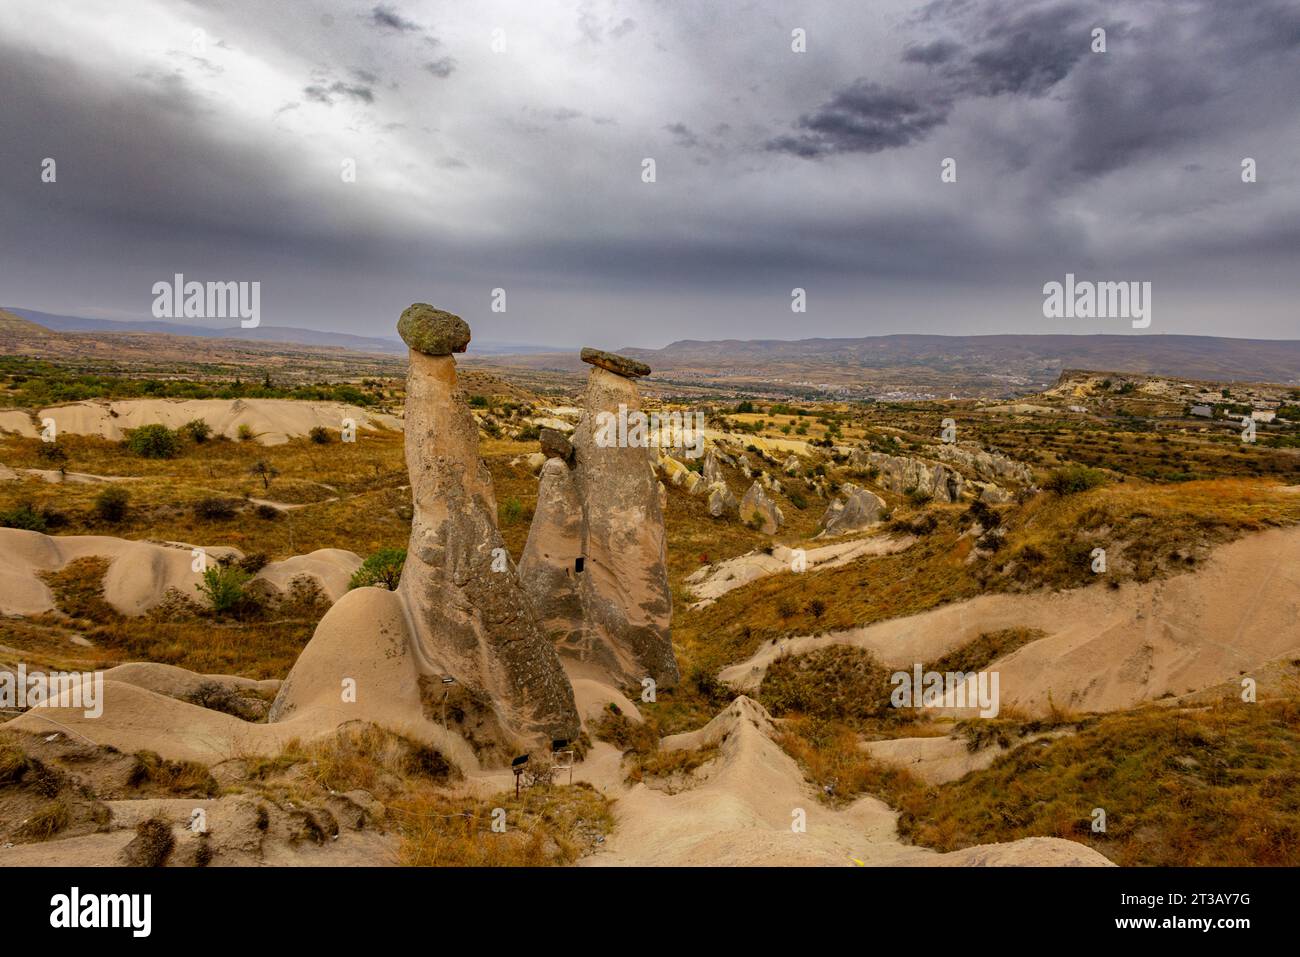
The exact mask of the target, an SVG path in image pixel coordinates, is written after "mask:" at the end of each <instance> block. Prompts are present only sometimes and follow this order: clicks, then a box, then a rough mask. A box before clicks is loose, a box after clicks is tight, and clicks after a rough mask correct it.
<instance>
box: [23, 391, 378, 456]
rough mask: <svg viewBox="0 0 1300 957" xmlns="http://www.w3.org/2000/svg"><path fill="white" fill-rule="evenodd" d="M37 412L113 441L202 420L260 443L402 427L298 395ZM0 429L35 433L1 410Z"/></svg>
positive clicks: (90, 403)
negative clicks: (348, 429) (131, 432)
mask: <svg viewBox="0 0 1300 957" xmlns="http://www.w3.org/2000/svg"><path fill="white" fill-rule="evenodd" d="M37 417H38V418H39V419H42V420H43V419H47V418H49V419H53V420H54V424H55V427H56V428H57V430H58V431H59V432H66V433H68V434H69V435H98V436H100V437H102V438H106V439H113V440H118V439H121V438H122V436H123V434H125V432H126V431H127V430H128V429H135V428H139V427H140V426H142V425H153V424H155V423H157V424H161V425H165V426H167V427H168V428H171V429H175V428H179V427H180V426H182V425H184V424H185V423H186V422H190V421H193V420H194V419H203V420H204V421H206V422H207V423H208V425H210V426H212V430H213V431H214V432H215V433H216V434H218V435H224V436H225V437H226V438H229V439H234V438H238V436H239V429H240V427H241V426H245V425H246V426H248V428H249V429H251V430H252V433H253V436H254V438H255V440H256V441H257V442H259V443H261V444H262V445H281V444H283V443H285V442H287V441H289V440H290V439H292V438H298V437H300V436H305V435H307V434H308V433H309V432H310V431H311V430H312V429H313V428H316V427H317V426H321V427H323V428H326V429H331V430H334V431H337V430H339V429H341V428H342V427H343V421H344V420H345V419H351V420H352V421H354V422H355V423H356V426H357V428H358V429H376V428H382V429H400V428H401V427H402V420H401V418H399V417H398V416H395V415H386V414H384V413H380V412H369V411H367V410H366V409H363V408H361V407H360V406H356V405H348V404H347V403H344V402H311V401H302V400H298V399H119V400H116V401H107V400H100V399H96V400H87V401H85V402H74V403H71V404H69V405H56V406H51V407H50V408H47V409H41V410H40V412H38V413H37ZM0 431H10V432H18V433H20V434H22V435H27V436H33V435H35V434H36V429H35V428H34V427H33V425H32V422H31V417H30V416H29V415H28V414H27V413H26V412H17V411H7V412H5V413H3V414H2V415H0Z"/></svg>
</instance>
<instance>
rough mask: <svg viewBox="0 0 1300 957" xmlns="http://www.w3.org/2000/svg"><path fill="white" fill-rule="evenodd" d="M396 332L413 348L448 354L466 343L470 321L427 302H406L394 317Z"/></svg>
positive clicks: (428, 353)
mask: <svg viewBox="0 0 1300 957" xmlns="http://www.w3.org/2000/svg"><path fill="white" fill-rule="evenodd" d="M397 334H398V335H399V336H401V337H402V341H403V342H405V343H406V344H407V345H408V346H410V347H411V348H412V349H414V350H415V351H416V352H423V353H424V354H425V355H430V356H449V355H451V354H452V353H453V352H464V351H465V347H466V346H468V345H469V323H467V322H466V321H465V320H464V319H462V318H461V317H460V316H456V315H452V314H451V313H450V312H446V311H444V310H442V309H435V308H434V307H433V306H431V305H429V304H428V303H427V302H417V303H415V304H413V305H411V306H408V307H407V308H406V310H405V311H404V312H403V313H402V318H400V319H398V320H397Z"/></svg>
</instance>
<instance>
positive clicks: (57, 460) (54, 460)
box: [36, 442, 68, 468]
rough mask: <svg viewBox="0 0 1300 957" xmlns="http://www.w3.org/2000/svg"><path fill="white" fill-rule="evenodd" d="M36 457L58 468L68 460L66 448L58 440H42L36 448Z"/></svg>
mask: <svg viewBox="0 0 1300 957" xmlns="http://www.w3.org/2000/svg"><path fill="white" fill-rule="evenodd" d="M36 457H37V458H38V459H40V460H41V461H42V462H44V463H46V464H47V465H56V466H59V467H60V468H61V467H62V466H63V465H64V463H66V462H67V461H68V453H67V450H66V449H64V448H63V446H61V445H60V444H59V443H58V442H42V443H41V444H40V445H39V446H38V447H37V449H36Z"/></svg>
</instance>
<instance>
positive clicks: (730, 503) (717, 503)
mask: <svg viewBox="0 0 1300 957" xmlns="http://www.w3.org/2000/svg"><path fill="white" fill-rule="evenodd" d="M739 507H740V506H739V504H738V503H737V502H736V496H734V495H732V494H731V489H729V488H727V483H726V482H724V481H722V480H721V479H719V480H718V481H716V482H714V483H713V484H712V485H710V486H709V514H710V515H712V516H713V517H714V518H725V517H726V516H728V515H734V514H736V512H737V510H738V509H739Z"/></svg>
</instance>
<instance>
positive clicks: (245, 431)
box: [235, 423, 253, 442]
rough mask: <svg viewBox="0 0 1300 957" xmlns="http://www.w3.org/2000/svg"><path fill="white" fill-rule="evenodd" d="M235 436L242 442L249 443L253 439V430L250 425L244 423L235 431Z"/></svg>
mask: <svg viewBox="0 0 1300 957" xmlns="http://www.w3.org/2000/svg"><path fill="white" fill-rule="evenodd" d="M235 436H236V438H238V439H239V441H241V442H249V441H251V440H252V438H253V429H252V427H251V426H250V425H248V423H244V424H243V425H241V426H240V427H239V428H238V429H236V430H235Z"/></svg>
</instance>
